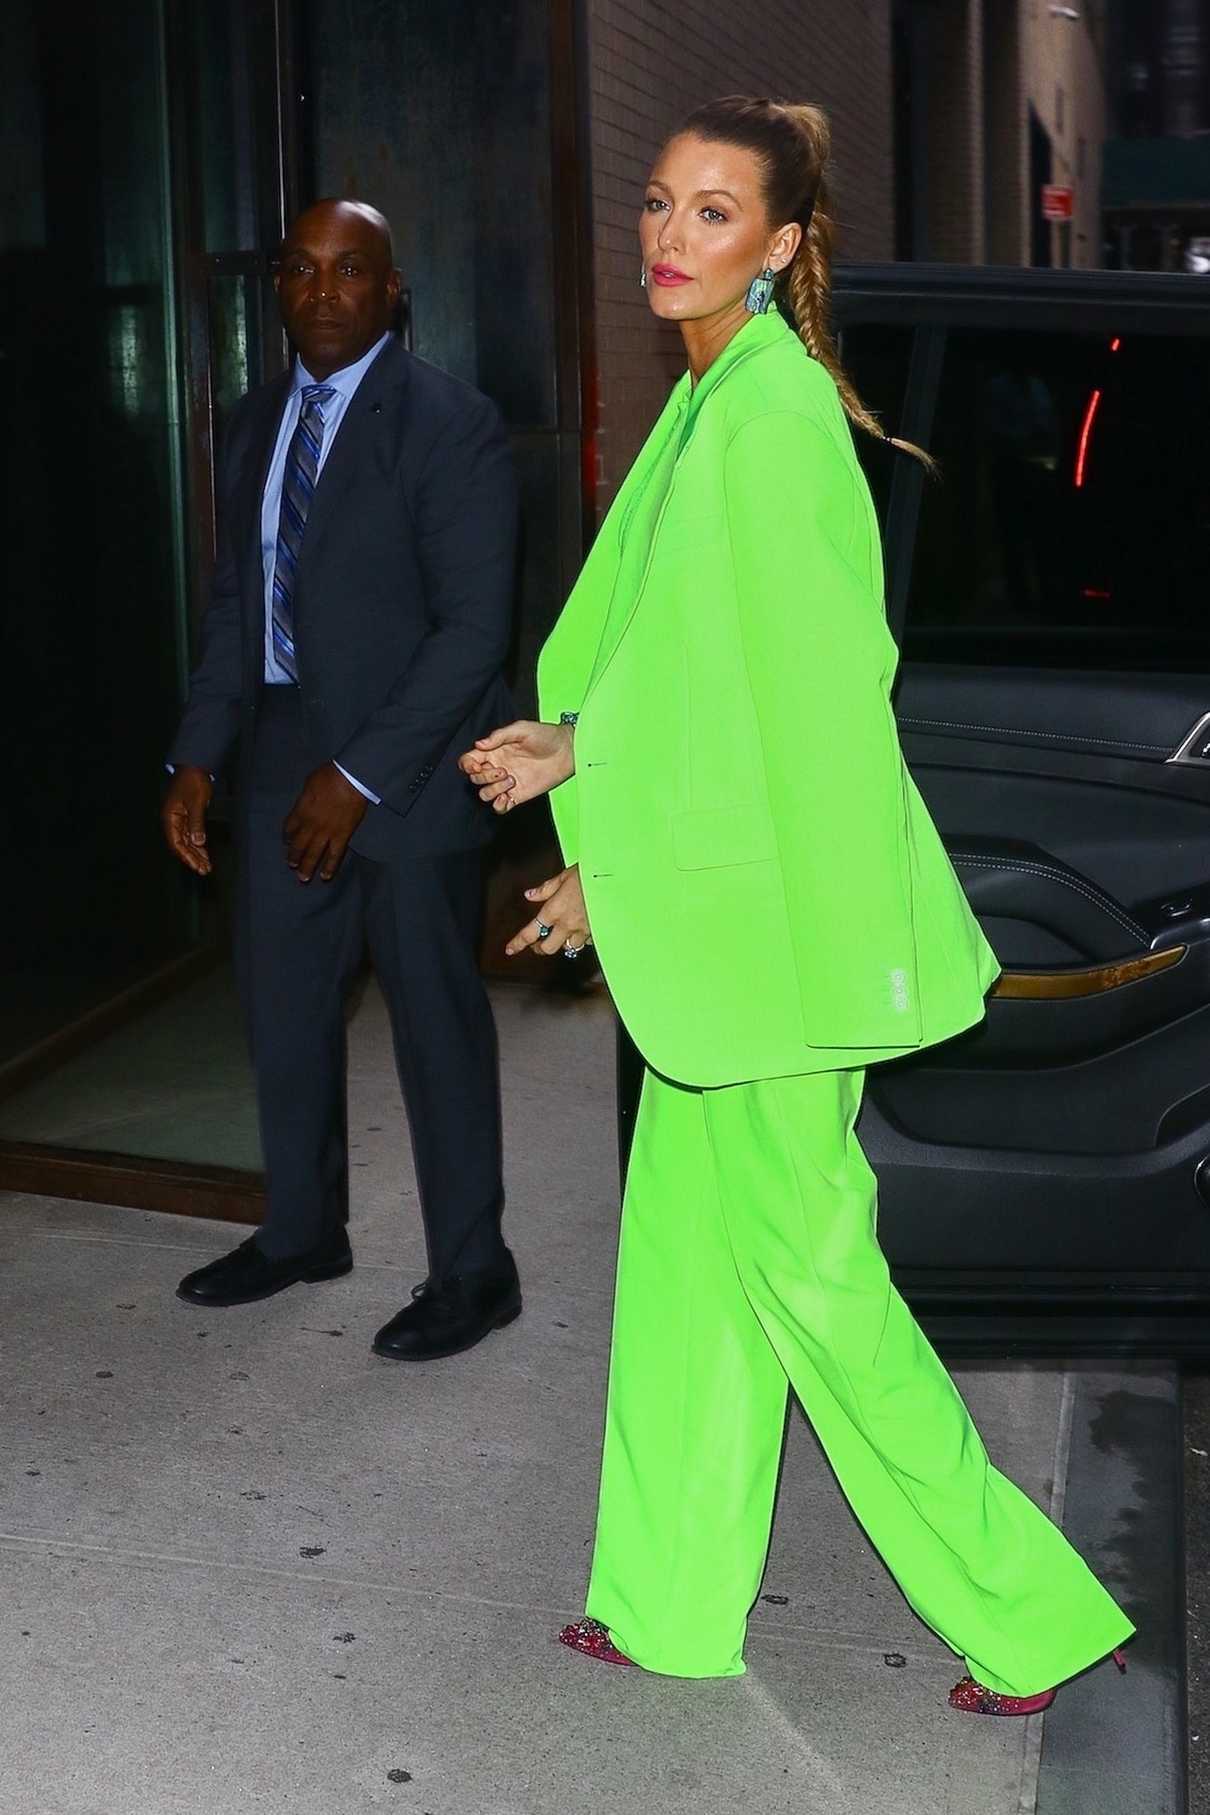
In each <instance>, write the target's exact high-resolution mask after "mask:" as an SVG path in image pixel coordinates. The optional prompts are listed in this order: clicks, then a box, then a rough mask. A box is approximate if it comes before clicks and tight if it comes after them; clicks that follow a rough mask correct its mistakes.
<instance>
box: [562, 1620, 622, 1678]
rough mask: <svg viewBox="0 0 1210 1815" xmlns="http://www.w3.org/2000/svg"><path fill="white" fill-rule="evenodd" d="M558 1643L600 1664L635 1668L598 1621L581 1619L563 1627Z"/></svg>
mask: <svg viewBox="0 0 1210 1815" xmlns="http://www.w3.org/2000/svg"><path fill="white" fill-rule="evenodd" d="M559 1643H560V1645H567V1646H568V1647H569V1648H570V1649H571V1650H572V1651H580V1652H583V1654H584V1656H585V1657H595V1658H596V1660H597V1662H598V1663H601V1664H626V1665H629V1666H630V1667H631V1668H634V1667H635V1663H634V1659H633V1658H630V1657H624V1656H623V1655H622V1653H621V1652H620V1651H619V1650H618V1648H617V1646H616V1645H615V1644H614V1642H613V1640H612V1639H611V1638H610V1636H609V1628H608V1626H602V1624H601V1622H600V1620H590V1619H582V1620H576V1622H575V1623H574V1625H571V1626H564V1628H563V1630H562V1632H561V1633H560V1634H559Z"/></svg>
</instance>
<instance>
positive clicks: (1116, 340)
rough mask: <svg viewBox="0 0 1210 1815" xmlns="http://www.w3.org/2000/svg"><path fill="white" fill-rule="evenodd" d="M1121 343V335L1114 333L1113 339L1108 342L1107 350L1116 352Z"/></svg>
mask: <svg viewBox="0 0 1210 1815" xmlns="http://www.w3.org/2000/svg"><path fill="white" fill-rule="evenodd" d="M1121 344H1122V336H1121V335H1120V334H1115V335H1114V337H1113V339H1112V340H1111V341H1110V343H1109V351H1110V352H1111V353H1116V352H1117V350H1118V348H1119V347H1120V346H1121Z"/></svg>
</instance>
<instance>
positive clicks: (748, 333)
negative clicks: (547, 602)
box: [588, 310, 791, 693]
mask: <svg viewBox="0 0 1210 1815" xmlns="http://www.w3.org/2000/svg"><path fill="white" fill-rule="evenodd" d="M790 331H791V330H790V328H789V326H788V325H787V323H786V322H785V321H784V319H783V318H782V316H781V315H780V314H777V313H775V312H774V311H773V310H770V312H769V313H768V314H767V315H754V316H753V317H752V319H751V320H750V321H748V322H745V324H744V326H743V327H742V328H741V329H740V331H739V333H738V334H736V335H734V336H733V338H732V339H731V340H730V341H729V342H728V344H727V345H726V346H725V347H724V348H723V350H722V352H721V353H720V354H719V356H718V358H717V359H716V360H715V361H714V363H713V365H711V366H710V367H709V369H708V370H707V371H706V373H705V374H704V375H703V377H702V378H701V380H700V382H699V383H698V384H696V385H695V386H694V387H693V389H692V390H690V389H689V383H688V378H687V377H686V378H684V379H682V380H681V382H680V384H678V385H677V387H676V388H675V390H674V391H673V393H672V395H671V397H670V398H669V400H668V403H667V404H666V405H665V408H664V411H663V413H662V414H661V415H660V417H659V419H658V421H657V422H656V425H655V427H654V428H653V429H652V431H651V435H650V438H649V440H648V442H647V444H646V446H645V447H644V449H643V452H642V454H640V456H639V459H638V461H637V462H636V463H635V468H634V473H633V476H634V477H635V478H636V480H637V483H636V485H635V488H634V492H633V496H632V498H631V500H630V504H629V511H628V515H627V517H626V519H625V521H624V523H623V525H622V529H621V540H622V543H623V547H622V550H621V556H620V559H619V563H618V575H617V580H616V581H615V585H614V591H613V598H612V600H611V603H610V608H609V613H608V617H607V619H606V622H605V626H604V630H603V634H602V638H601V644H600V648H599V650H598V652H597V659H596V662H595V663H594V665H593V670H592V674H591V677H590V679H589V683H588V692H589V693H591V692H592V691H593V689H594V688H595V687H596V686H597V684H598V682H599V681H600V679H601V677H602V675H603V674H604V673H605V670H606V669H607V668H608V666H609V664H610V662H611V661H612V660H613V657H614V655H615V654H616V653H617V650H618V647H619V645H620V644H621V642H622V639H623V637H624V636H625V635H626V632H627V630H628V629H629V628H630V623H631V620H632V618H633V617H634V614H635V612H636V611H637V610H638V607H639V601H640V599H641V598H642V596H643V587H644V585H645V584H646V580H647V574H648V571H649V569H650V567H651V562H652V558H653V556H654V553H655V544H656V538H657V537H658V535H659V533H660V525H661V523H662V522H663V520H664V512H665V510H666V509H667V506H668V501H669V499H670V498H671V496H672V488H673V486H674V485H675V484H676V470H677V468H678V467H679V466H680V463H681V460H682V457H683V456H684V454H685V452H686V451H687V449H688V447H689V443H690V442H691V441H692V439H693V433H694V430H695V428H696V427H697V422H698V418H699V417H700V415H701V412H702V409H703V407H704V405H705V403H706V400H707V399H708V398H709V396H710V395H711V393H712V392H713V391H714V390H715V389H716V388H717V386H718V385H719V384H721V383H722V382H723V381H724V380H725V379H726V378H727V377H728V376H729V375H730V374H731V373H732V372H733V371H735V369H736V367H737V366H740V365H743V364H744V363H745V362H746V361H747V360H749V359H751V358H752V357H753V356H754V355H755V354H757V353H760V352H763V351H764V349H765V348H766V347H768V346H773V345H776V344H777V342H778V341H779V340H781V339H782V338H783V337H784V336H785V335H787V334H789V333H790ZM640 469H641V470H640ZM619 588H622V589H623V590H622V594H621V598H620V599H619Z"/></svg>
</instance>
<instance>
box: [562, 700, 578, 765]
mask: <svg viewBox="0 0 1210 1815" xmlns="http://www.w3.org/2000/svg"><path fill="white" fill-rule="evenodd" d="M579 719H580V715H579V713H578V712H560V714H559V729H560V730H561V731H566V733H567V779H568V780H569V781H570V779H571V777H572V776H573V775H574V774H575V772H576V726H577V724H578V723H579Z"/></svg>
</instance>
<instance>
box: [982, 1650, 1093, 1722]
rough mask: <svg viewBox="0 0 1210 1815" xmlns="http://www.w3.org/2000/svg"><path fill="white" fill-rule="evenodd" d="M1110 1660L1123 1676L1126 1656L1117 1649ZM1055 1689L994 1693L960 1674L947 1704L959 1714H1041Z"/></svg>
mask: <svg viewBox="0 0 1210 1815" xmlns="http://www.w3.org/2000/svg"><path fill="white" fill-rule="evenodd" d="M1112 1656H1113V1661H1114V1663H1115V1664H1116V1665H1117V1667H1118V1669H1119V1670H1120V1671H1121V1672H1122V1673H1123V1675H1125V1672H1126V1659H1125V1658H1124V1657H1123V1656H1122V1654H1121V1652H1120V1651H1115V1652H1113V1653H1112ZM1057 1693H1058V1691H1057V1690H1056V1689H1040V1690H1039V1691H1038V1693H1037V1695H998V1694H997V1693H996V1691H995V1690H994V1689H985V1688H984V1686H983V1684H982V1683H977V1682H976V1681H975V1679H974V1677H973V1676H964V1677H963V1678H962V1681H961V1682H960V1683H955V1684H954V1687H953V1688H952V1689H951V1690H950V1694H949V1703H950V1707H951V1708H957V1709H958V1711H959V1713H961V1714H1010V1715H1011V1714H1041V1712H1042V1710H1043V1708H1049V1707H1050V1704H1051V1702H1053V1701H1054V1699H1055V1696H1056V1695H1057Z"/></svg>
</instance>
